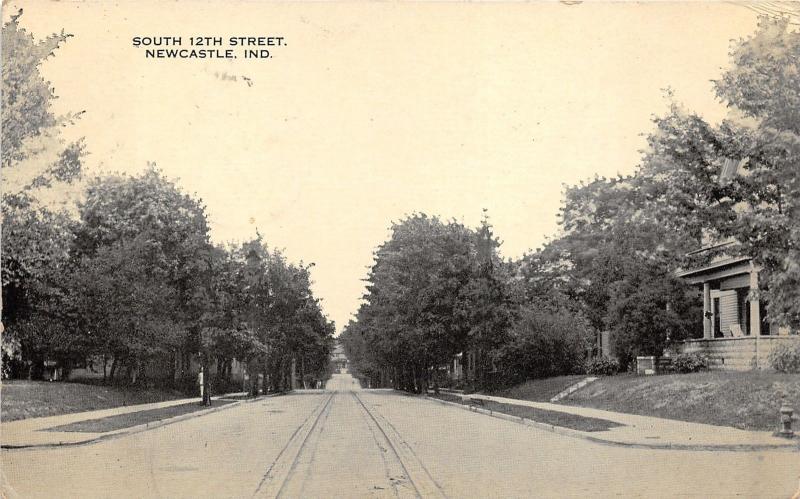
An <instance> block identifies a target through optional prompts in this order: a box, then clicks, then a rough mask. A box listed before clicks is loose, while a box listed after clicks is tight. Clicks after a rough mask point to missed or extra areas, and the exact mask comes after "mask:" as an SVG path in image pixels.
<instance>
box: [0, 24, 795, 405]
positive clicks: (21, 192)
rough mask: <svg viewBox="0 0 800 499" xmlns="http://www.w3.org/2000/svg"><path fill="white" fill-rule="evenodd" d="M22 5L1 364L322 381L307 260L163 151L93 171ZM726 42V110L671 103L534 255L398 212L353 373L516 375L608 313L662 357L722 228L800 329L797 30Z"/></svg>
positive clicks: (774, 311)
mask: <svg viewBox="0 0 800 499" xmlns="http://www.w3.org/2000/svg"><path fill="white" fill-rule="evenodd" d="M19 15H21V14H19ZM19 15H17V16H14V17H12V19H11V20H10V21H9V22H7V23H6V24H4V26H3V47H4V50H3V93H2V95H3V103H2V104H3V108H2V113H3V115H2V126H3V129H2V130H3V132H2V133H3V146H4V147H3V159H2V166H3V177H4V187H5V188H4V190H3V197H2V202H3V206H2V209H3V223H2V231H3V234H2V244H3V252H2V273H3V281H2V282H3V318H2V320H3V324H4V326H5V329H6V331H5V333H4V335H3V358H4V367H5V368H10V369H11V370H12V371H13V372H12V373H11V374H14V375H16V376H25V375H30V376H33V377H35V376H36V375H37V374H38V373H39V372H41V370H42V368H43V365H44V363H45V361H52V360H57V361H58V362H60V363H61V364H62V365H63V366H65V367H66V368H68V367H69V365H70V364H71V363H74V362H82V361H84V360H85V359H86V358H87V357H92V358H102V359H104V361H103V366H104V368H105V367H106V362H105V359H107V360H108V361H109V365H108V366H107V367H108V373H107V374H108V379H110V380H113V379H117V378H119V377H120V374H119V373H120V372H124V376H123V377H124V378H125V379H126V380H127V381H129V382H132V383H135V382H139V381H140V380H142V379H143V377H144V378H146V377H147V374H146V373H147V372H148V366H150V367H152V366H153V365H156V364H159V363H164V362H165V359H172V360H169V361H167V362H166V363H167V364H171V365H172V366H175V365H178V364H179V363H178V362H173V360H175V359H176V358H177V357H179V356H183V357H186V356H193V358H195V359H196V360H198V361H199V362H201V363H202V364H204V365H208V364H209V363H211V362H212V361H216V363H217V365H219V366H222V372H223V373H224V372H225V367H224V366H226V365H229V364H230V362H231V361H232V359H234V358H235V359H238V360H241V361H243V362H245V363H246V364H248V366H249V369H248V370H249V371H250V373H251V374H254V373H256V372H262V373H263V374H265V375H267V376H269V378H270V379H271V380H272V381H271V382H272V383H273V386H274V388H275V389H284V388H286V386H287V376H288V373H289V369H290V366H291V365H292V364H294V365H296V366H297V367H298V368H299V369H300V371H301V373H302V374H304V375H308V376H309V378H310V380H318V379H320V378H321V377H324V376H325V370H326V368H327V356H328V353H329V351H330V348H331V343H332V336H333V324H332V323H331V322H330V321H329V320H328V319H327V318H326V316H325V315H324V313H323V311H322V307H321V304H320V302H319V300H318V299H317V298H316V297H314V296H313V293H312V292H311V277H310V266H308V265H304V264H302V263H300V264H292V263H289V262H287V261H286V259H285V257H284V256H283V255H282V254H281V252H280V251H276V250H274V249H270V247H268V246H267V245H266V243H265V242H264V240H263V239H262V237H261V236H260V235H258V234H256V235H255V236H254V237H253V239H251V240H248V241H245V242H243V243H241V244H235V245H227V246H225V245H214V244H212V243H211V241H210V238H209V228H208V218H207V214H206V210H205V207H204V206H203V203H202V201H201V200H200V199H197V198H196V197H195V196H191V195H188V194H186V193H184V192H183V191H182V190H181V189H180V187H179V186H177V185H175V184H174V183H173V182H171V181H169V180H168V179H166V178H165V177H164V175H163V174H162V173H160V172H159V171H158V170H157V169H155V168H150V169H148V170H147V171H145V172H144V173H142V174H140V175H135V176H130V175H115V174H110V175H103V176H101V177H97V178H94V179H87V178H85V175H84V174H83V173H82V166H83V162H84V158H85V156H86V154H88V152H89V150H90V149H91V137H88V139H87V140H80V141H77V142H71V143H67V142H65V140H64V139H63V137H62V135H61V132H60V130H61V128H62V127H64V126H69V124H70V123H71V122H73V121H74V120H76V119H80V112H75V113H73V114H69V115H65V116H56V115H55V114H54V113H53V111H52V106H51V104H52V101H53V99H55V98H56V94H55V91H54V89H53V88H51V84H50V82H47V81H46V80H44V78H43V77H42V75H41V73H40V71H39V69H40V66H41V64H42V63H43V62H44V61H45V60H47V59H48V58H49V57H54V56H55V57H57V53H58V49H59V47H60V46H61V45H62V44H63V43H68V42H69V38H70V35H69V34H66V33H64V32H61V33H58V34H54V35H52V36H50V37H47V38H46V39H44V40H35V39H34V38H33V36H32V35H31V34H30V33H28V32H26V31H25V29H23V28H21V27H20V26H19V23H18V18H19ZM730 57H731V66H730V68H729V69H727V70H726V71H724V72H723V73H722V74H721V76H720V78H719V79H718V80H716V81H715V82H714V91H715V94H716V97H717V98H718V99H719V100H720V101H722V102H723V103H724V104H726V105H727V106H728V107H729V108H730V117H729V118H728V119H726V120H723V121H722V122H721V123H719V124H717V125H712V124H709V123H707V122H706V121H705V120H703V118H702V117H700V116H699V115H697V114H695V113H693V112H692V111H691V110H686V109H684V108H683V107H682V106H681V105H680V104H679V103H677V102H675V101H673V104H672V106H671V107H670V110H669V112H668V113H667V114H665V115H663V116H658V117H656V118H654V128H653V130H652V131H651V132H650V133H649V135H648V147H647V150H646V151H645V152H644V154H643V157H642V160H641V163H640V164H639V166H638V167H637V169H636V172H635V173H634V174H633V175H630V176H620V177H617V178H603V177H597V178H595V179H591V180H588V181H586V182H584V183H581V184H579V185H576V186H572V187H569V188H567V190H566V192H565V194H564V198H563V202H562V208H561V214H560V218H559V225H560V232H559V234H557V235H556V236H554V237H553V239H551V240H550V241H549V242H548V243H547V244H546V245H544V246H543V247H542V248H540V249H538V250H536V251H533V252H531V253H529V254H526V255H524V256H523V257H521V258H519V259H516V260H510V261H506V260H503V259H502V258H501V257H500V255H499V247H500V243H499V240H498V237H497V236H496V235H495V234H494V229H493V227H492V225H491V223H490V222H489V220H488V217H485V218H484V221H483V223H482V224H481V225H480V226H479V227H477V228H471V227H467V226H465V225H464V224H461V223H459V222H457V221H448V220H443V219H440V218H438V217H435V216H430V215H428V214H424V213H416V214H413V215H410V216H408V217H406V218H405V219H403V220H401V221H399V222H397V223H394V224H393V225H392V227H391V237H390V239H389V240H387V241H386V242H385V243H383V244H382V245H381V246H380V247H379V248H378V249H377V250H376V252H375V259H374V263H373V265H372V267H371V270H370V274H369V276H368V278H367V282H368V285H367V288H366V293H365V296H364V302H363V304H362V306H361V307H360V309H359V310H358V313H357V316H356V318H355V319H354V320H353V321H351V322H350V323H349V324H348V325H347V326H346V327H345V328H344V330H343V332H342V341H343V342H344V344H345V347H346V348H347V352H348V355H349V356H350V358H351V360H352V361H353V363H354V365H355V366H356V367H357V369H358V370H359V372H360V373H361V374H362V375H363V376H365V377H368V378H371V379H372V380H374V381H375V382H376V383H384V384H385V383H388V380H391V381H392V383H393V384H394V385H395V386H397V387H399V388H404V389H408V390H412V391H418V390H421V389H422V388H423V387H425V386H428V385H429V384H430V383H434V384H435V383H436V381H437V372H438V370H439V368H440V367H441V366H442V365H444V364H447V363H449V362H451V361H452V359H453V358H454V356H456V355H458V354H462V361H463V362H464V365H465V366H467V365H468V366H470V373H469V376H471V377H472V381H473V382H474V383H475V384H477V385H483V386H489V385H498V384H507V383H511V382H515V381H520V380H523V379H525V378H527V377H542V376H551V375H557V374H564V373H569V372H576V371H579V370H581V369H583V368H584V366H583V361H584V358H585V356H586V352H587V351H588V350H589V349H591V348H592V345H593V338H594V335H595V334H596V333H597V332H598V331H602V330H610V331H612V332H613V333H614V337H615V352H614V353H615V354H616V356H617V357H618V358H619V359H620V362H621V363H622V364H623V365H627V364H629V363H630V362H631V360H632V359H633V358H635V356H637V355H660V354H661V353H662V352H663V351H664V349H665V348H666V347H667V346H668V345H669V344H671V343H673V342H676V341H680V340H682V339H685V338H688V337H692V336H693V335H696V334H699V333H700V331H701V328H700V326H699V321H700V320H701V313H700V311H699V305H700V302H699V298H698V293H697V290H694V289H692V288H691V287H689V286H687V285H686V284H685V283H683V282H681V281H680V280H678V279H677V277H676V270H677V269H679V268H686V267H687V266H691V265H697V264H699V263H701V259H702V258H704V257H703V256H702V255H699V256H698V255H695V256H691V255H690V253H691V252H692V251H693V250H696V249H698V248H700V247H702V246H703V245H706V244H708V243H709V242H713V241H717V242H721V241H731V242H732V244H729V245H728V246H727V247H726V249H727V251H729V252H731V253H732V254H736V255H742V256H748V257H752V258H753V260H754V262H755V263H757V264H758V265H759V266H760V267H761V268H762V269H763V271H762V272H761V273H760V276H761V279H762V281H763V282H762V283H761V293H762V294H763V297H764V298H765V301H766V303H767V311H768V317H769V319H770V320H771V321H774V322H776V323H778V324H782V325H790V326H794V327H797V326H798V325H800V264H798V262H800V249H798V248H800V246H799V245H800V184H799V183H798V182H800V181H798V177H800V176H798V168H800V166H798V165H800V136H798V134H800V129H798V123H799V122H800V121H798V119H797V118H798V114H800V93H798V91H797V89H798V88H800V85H799V84H798V83H800V81H798V79H800V62H798V61H800V34H798V33H797V32H796V31H793V30H792V28H791V26H790V24H789V22H788V20H786V19H777V20H776V19H770V18H766V17H762V18H761V21H760V24H759V28H758V31H757V32H756V33H755V34H754V35H753V36H751V37H750V38H748V39H746V40H741V41H738V42H736V43H734V45H733V46H732V48H731V54H730ZM567 153H568V151H567ZM54 200H57V201H61V203H60V204H59V203H57V202H56V203H54ZM76 200H77V201H76ZM171 374H172V379H175V378H176V375H175V374H176V373H171ZM178 377H180V376H178Z"/></svg>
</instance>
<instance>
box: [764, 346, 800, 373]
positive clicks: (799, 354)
mask: <svg viewBox="0 0 800 499" xmlns="http://www.w3.org/2000/svg"><path fill="white" fill-rule="evenodd" d="M769 364H770V365H771V366H772V368H773V369H775V370H776V371H778V372H781V373H800V345H794V346H792V347H790V346H788V345H778V346H776V347H775V348H774V349H773V350H772V351H771V352H770V353H769Z"/></svg>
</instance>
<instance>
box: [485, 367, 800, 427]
mask: <svg viewBox="0 0 800 499" xmlns="http://www.w3.org/2000/svg"><path fill="white" fill-rule="evenodd" d="M575 378H581V377H580V376H578V377H575V376H569V377H567V376H561V377H557V378H549V379H542V380H531V381H527V382H525V383H522V384H520V385H517V386H515V387H512V388H510V389H508V390H504V391H503V392H501V393H497V395H501V396H505V397H510V398H519V399H523V400H534V401H546V400H549V398H550V397H552V395H554V393H553V391H554V389H555V388H554V387H558V386H563V385H564V384H566V385H569V384H571V383H574V382H577V380H576V379H575ZM555 391H556V393H558V391H560V390H555ZM782 395H785V402H786V403H787V404H788V405H789V406H791V407H793V408H794V409H795V413H800V375H797V374H781V373H774V372H728V371H710V372H700V373H692V374H667V375H659V376H635V375H628V374H620V375H617V376H607V377H602V378H600V379H598V380H597V381H595V382H594V383H591V384H589V385H588V386H586V387H584V388H582V389H581V390H578V391H577V392H575V393H573V394H572V395H570V396H568V397H566V398H565V399H563V400H561V401H560V402H559V403H561V404H567V405H575V406H581V407H592V408H596V409H605V410H609V411H616V412H626V413H631V414H640V415H644V416H656V417H660V418H667V419H677V420H682V421H692V422H696V423H706V424H713V425H720V426H731V427H734V428H741V429H745V430H763V431H774V430H775V429H777V425H778V418H779V413H778V410H779V408H780V406H781V403H782V401H783V400H784V399H782V398H781V396H782Z"/></svg>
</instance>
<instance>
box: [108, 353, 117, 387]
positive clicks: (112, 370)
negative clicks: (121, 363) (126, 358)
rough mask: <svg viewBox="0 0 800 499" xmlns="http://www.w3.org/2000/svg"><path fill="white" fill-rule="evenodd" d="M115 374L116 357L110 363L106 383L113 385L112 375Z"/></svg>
mask: <svg viewBox="0 0 800 499" xmlns="http://www.w3.org/2000/svg"><path fill="white" fill-rule="evenodd" d="M116 373H117V356H116V355H115V356H114V359H113V360H112V361H111V373H110V374H109V377H108V381H109V382H110V383H114V375H115V374H116Z"/></svg>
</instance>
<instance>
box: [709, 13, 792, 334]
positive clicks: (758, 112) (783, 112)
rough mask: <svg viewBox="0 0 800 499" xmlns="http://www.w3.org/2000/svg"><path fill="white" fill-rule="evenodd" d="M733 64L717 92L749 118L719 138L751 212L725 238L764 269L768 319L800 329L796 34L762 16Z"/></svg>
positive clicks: (728, 127) (733, 122) (722, 131)
mask: <svg viewBox="0 0 800 499" xmlns="http://www.w3.org/2000/svg"><path fill="white" fill-rule="evenodd" d="M731 62H732V65H731V67H730V69H728V70H727V71H726V72H725V73H724V74H723V75H722V78H721V79H720V80H718V81H716V82H715V90H716V93H717V96H718V97H719V98H720V99H721V100H722V101H723V102H725V103H726V104H728V106H729V107H730V108H731V109H732V110H733V111H735V112H738V113H741V114H743V115H744V116H745V117H746V118H747V119H743V120H729V121H728V122H726V123H724V124H723V126H722V127H720V134H722V135H723V136H725V137H726V138H727V139H728V141H729V143H731V144H733V145H734V146H736V148H737V149H739V151H740V153H739V157H746V158H748V161H747V163H746V165H745V166H744V168H745V172H744V173H745V174H744V175H740V176H738V177H737V178H736V184H737V186H738V187H739V188H740V191H741V197H742V200H743V201H744V202H745V203H746V204H747V207H748V209H745V210H741V211H738V212H737V216H736V220H735V223H733V224H732V225H731V226H730V227H729V230H728V234H729V235H731V236H733V237H735V238H736V240H737V241H738V242H739V243H740V244H741V246H742V248H741V250H742V252H743V253H746V254H749V255H752V256H753V257H754V259H755V261H756V262H757V263H759V264H760V265H761V266H762V267H763V269H764V271H763V273H762V274H763V284H765V287H766V290H765V296H766V298H767V301H768V312H769V315H770V317H771V319H773V320H775V321H777V322H779V323H783V324H791V325H793V326H795V327H800V285H798V284H800V266H799V265H798V262H800V249H799V248H800V180H798V179H799V178H800V175H799V174H800V119H799V118H800V32H798V31H796V30H792V29H790V25H789V20H788V19H786V18H783V19H770V18H768V17H762V18H761V19H760V22H759V26H758V30H757V31H756V33H755V34H754V35H752V36H751V37H749V38H747V39H744V40H739V41H738V43H736V44H735V45H734V47H733V50H732V52H731Z"/></svg>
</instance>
